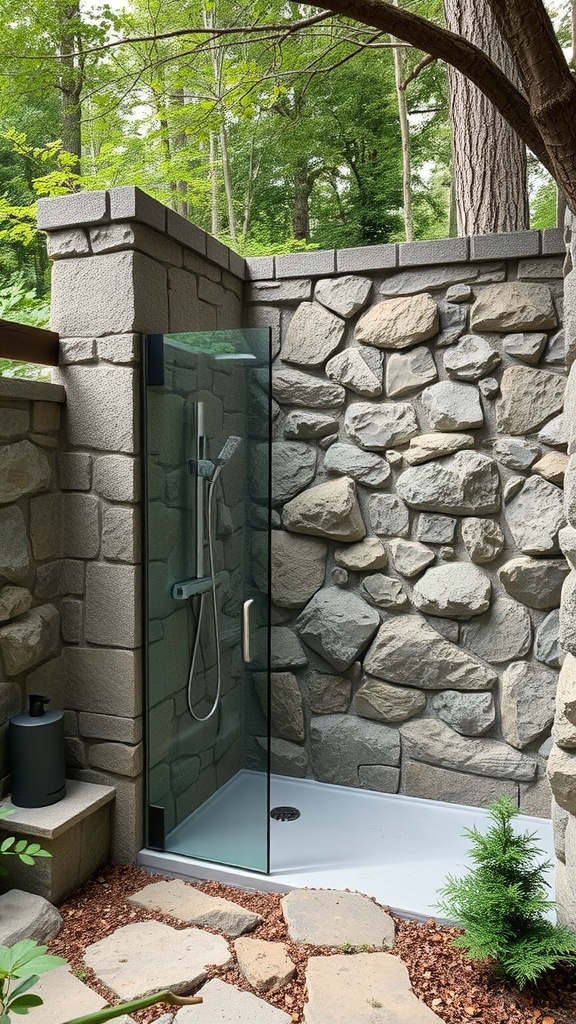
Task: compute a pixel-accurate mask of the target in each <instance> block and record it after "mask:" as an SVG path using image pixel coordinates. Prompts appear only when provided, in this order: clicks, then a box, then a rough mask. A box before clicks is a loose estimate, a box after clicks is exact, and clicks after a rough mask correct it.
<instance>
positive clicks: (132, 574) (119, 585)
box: [85, 562, 141, 648]
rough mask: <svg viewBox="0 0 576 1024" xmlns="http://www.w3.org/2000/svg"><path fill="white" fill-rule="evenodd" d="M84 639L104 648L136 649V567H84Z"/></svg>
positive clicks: (138, 630) (96, 564) (138, 637)
mask: <svg viewBox="0 0 576 1024" xmlns="http://www.w3.org/2000/svg"><path fill="white" fill-rule="evenodd" d="M85 630H86V640H88V641H89V642H90V643H95V644H102V645H103V646H104V647H128V648H135V647H139V646H140V643H141V624H140V572H139V569H138V567H137V566H132V565H121V564H116V563H112V562H108V563H103V562H91V563H90V564H89V565H88V566H87V567H86V624H85Z"/></svg>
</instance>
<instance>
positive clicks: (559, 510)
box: [506, 476, 565, 555]
mask: <svg viewBox="0 0 576 1024" xmlns="http://www.w3.org/2000/svg"><path fill="white" fill-rule="evenodd" d="M506 521H507V523H508V526H509V527H510V532H511V534H512V536H513V538H514V541H515V543H516V546H517V547H518V548H520V551H522V552H523V553H524V554H525V555H553V554H556V552H557V551H559V544H558V531H559V530H560V529H561V528H562V527H563V526H564V524H565V519H564V495H563V493H562V491H561V490H560V488H559V487H556V486H555V485H554V484H551V483H549V482H548V481H547V480H542V478H541V477H537V476H534V477H531V478H530V479H528V480H526V482H525V483H524V485H523V487H522V489H521V490H520V491H519V492H518V494H517V495H516V497H515V498H513V499H512V501H510V502H509V503H508V505H507V506H506Z"/></svg>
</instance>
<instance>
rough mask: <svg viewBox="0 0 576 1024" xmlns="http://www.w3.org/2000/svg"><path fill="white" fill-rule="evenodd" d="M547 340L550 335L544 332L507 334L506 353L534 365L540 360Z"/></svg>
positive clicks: (505, 341)
mask: <svg viewBox="0 0 576 1024" xmlns="http://www.w3.org/2000/svg"><path fill="white" fill-rule="evenodd" d="M547 340H548V335H547V334H544V333H543V332H542V331H531V332H530V333H529V334H524V333H522V334H507V335H506V337H505V338H504V351H505V352H506V355H508V356H513V357H514V358H515V359H521V360H522V362H523V363H530V364H532V365H534V364H535V363H537V362H538V360H539V359H540V356H541V355H542V352H543V351H544V346H545V344H546V342H547Z"/></svg>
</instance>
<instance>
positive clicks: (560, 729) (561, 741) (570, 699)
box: [552, 654, 576, 750]
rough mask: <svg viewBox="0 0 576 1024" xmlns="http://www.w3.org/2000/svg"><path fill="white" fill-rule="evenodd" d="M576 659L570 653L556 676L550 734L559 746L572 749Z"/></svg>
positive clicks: (575, 741) (574, 744)
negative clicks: (556, 685)
mask: <svg viewBox="0 0 576 1024" xmlns="http://www.w3.org/2000/svg"><path fill="white" fill-rule="evenodd" d="M575 666H576V659H575V658H574V656H573V655H572V654H567V655H566V660H565V662H564V664H563V666H562V668H561V670H560V674H559V677H558V688H557V690H556V714H555V717H554V726H553V729H552V735H553V737H554V740H555V742H556V743H557V744H558V746H559V747H562V748H563V749H567V750H573V749H574V748H575V747H576V673H575V671H574V669H575Z"/></svg>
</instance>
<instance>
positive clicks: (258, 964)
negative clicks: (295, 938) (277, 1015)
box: [234, 939, 296, 992]
mask: <svg viewBox="0 0 576 1024" xmlns="http://www.w3.org/2000/svg"><path fill="white" fill-rule="evenodd" d="M234 949H235V950H236V956H237V958H238V967H239V969H240V972H241V973H242V974H243V975H244V977H245V978H246V980H247V981H249V982H250V984H251V985H252V988H255V989H256V991H257V992H277V991H278V989H279V988H284V985H287V984H288V982H289V981H290V980H291V979H292V978H293V977H294V975H295V974H296V967H295V964H294V962H293V961H292V960H291V959H290V957H289V956H288V954H287V952H286V950H285V948H284V943H283V942H266V940H265V939H236V942H235V943H234Z"/></svg>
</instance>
